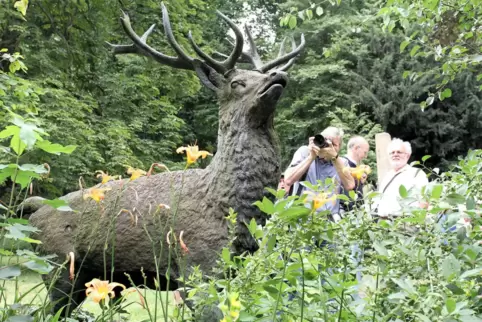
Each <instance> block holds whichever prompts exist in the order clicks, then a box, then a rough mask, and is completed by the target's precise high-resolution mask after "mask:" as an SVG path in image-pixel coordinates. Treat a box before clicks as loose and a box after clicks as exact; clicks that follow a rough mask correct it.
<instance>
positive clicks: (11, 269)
mask: <svg viewBox="0 0 482 322" xmlns="http://www.w3.org/2000/svg"><path fill="white" fill-rule="evenodd" d="M20 274H21V271H20V266H16V265H15V266H7V267H2V268H0V280H8V279H12V278H14V277H17V276H20Z"/></svg>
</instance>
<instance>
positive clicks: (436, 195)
mask: <svg viewBox="0 0 482 322" xmlns="http://www.w3.org/2000/svg"><path fill="white" fill-rule="evenodd" d="M442 190H443V186H442V185H441V184H436V185H434V186H433V188H432V196H431V198H432V199H440V196H441V195H442Z"/></svg>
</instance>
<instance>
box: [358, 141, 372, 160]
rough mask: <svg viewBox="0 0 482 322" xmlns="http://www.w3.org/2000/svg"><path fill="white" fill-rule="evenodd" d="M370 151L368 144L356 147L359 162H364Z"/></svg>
mask: <svg viewBox="0 0 482 322" xmlns="http://www.w3.org/2000/svg"><path fill="white" fill-rule="evenodd" d="M369 150H370V145H368V143H362V144H360V145H357V146H356V147H355V156H356V158H357V159H358V161H363V160H365V159H366V158H367V156H368V151H369Z"/></svg>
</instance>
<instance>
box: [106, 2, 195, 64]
mask: <svg viewBox="0 0 482 322" xmlns="http://www.w3.org/2000/svg"><path fill="white" fill-rule="evenodd" d="M161 8H162V22H163V25H164V30H165V32H166V36H167V41H168V42H169V44H170V45H171V47H172V48H173V49H174V51H175V52H176V53H177V54H178V57H172V56H168V55H165V54H163V53H161V52H159V51H157V50H155V49H154V48H152V47H151V46H149V45H148V44H147V42H146V40H147V37H148V36H149V35H150V34H151V33H152V31H153V30H154V27H155V24H153V25H152V26H151V27H150V28H149V29H148V30H147V31H146V32H145V33H144V34H143V35H142V37H139V36H138V35H137V34H136V32H135V31H134V30H133V29H132V26H131V21H130V19H129V16H128V15H127V14H126V13H125V12H122V14H123V15H122V17H121V18H120V22H121V24H122V27H123V28H124V31H125V32H126V34H127V36H128V37H129V38H130V39H131V40H132V42H133V44H131V45H113V44H109V45H110V46H111V47H112V49H113V52H114V54H140V55H144V56H147V57H152V58H153V59H154V60H156V61H157V62H159V63H161V64H165V65H168V66H171V67H174V68H181V69H187V70H194V66H193V64H192V62H193V58H192V57H190V56H189V55H187V54H186V53H185V52H184V51H183V50H182V49H181V47H180V46H179V44H178V43H177V42H176V40H175V39H174V35H173V34H172V30H171V25H170V22H169V14H168V13H167V10H166V7H165V6H164V3H161Z"/></svg>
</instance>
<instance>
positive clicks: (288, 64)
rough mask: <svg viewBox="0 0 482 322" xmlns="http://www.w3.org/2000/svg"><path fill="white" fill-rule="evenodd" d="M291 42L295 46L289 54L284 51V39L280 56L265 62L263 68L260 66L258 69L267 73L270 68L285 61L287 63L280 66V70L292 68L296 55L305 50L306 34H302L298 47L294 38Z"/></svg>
mask: <svg viewBox="0 0 482 322" xmlns="http://www.w3.org/2000/svg"><path fill="white" fill-rule="evenodd" d="M291 44H292V47H293V49H292V50H291V52H289V53H287V54H283V52H284V41H283V43H282V44H281V46H280V53H279V54H278V58H276V59H275V60H272V61H270V62H268V63H266V64H264V65H263V66H261V68H258V70H259V71H260V72H262V73H265V72H267V71H268V70H270V69H273V68H275V67H277V66H279V65H281V64H284V63H286V64H285V65H283V66H282V67H281V68H279V70H283V71H285V70H287V69H288V68H290V67H291V66H292V65H293V63H294V60H295V58H296V56H297V55H298V54H299V53H300V52H301V50H303V47H305V36H304V35H303V34H301V42H300V44H299V45H298V47H296V42H295V40H294V39H292V41H291Z"/></svg>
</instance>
